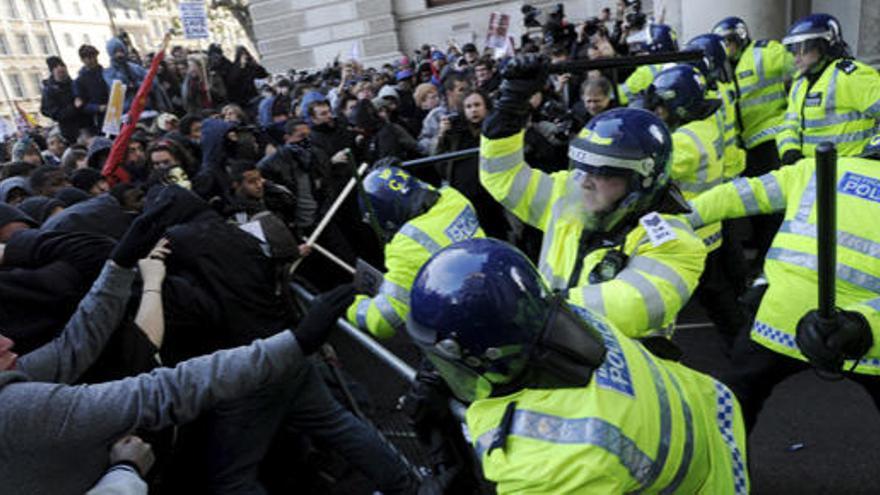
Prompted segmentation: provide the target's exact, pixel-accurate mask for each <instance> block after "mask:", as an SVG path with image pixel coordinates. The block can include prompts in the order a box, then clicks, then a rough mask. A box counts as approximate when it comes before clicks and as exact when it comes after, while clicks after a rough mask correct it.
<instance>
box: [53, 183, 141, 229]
mask: <svg viewBox="0 0 880 495" xmlns="http://www.w3.org/2000/svg"><path fill="white" fill-rule="evenodd" d="M134 217H135V215H134V214H132V213H129V212H127V211H125V210H123V209H122V206H121V205H120V204H119V201H117V200H116V198H114V197H113V196H112V195H110V193H104V194H101V195H100V196H96V197H94V198H91V199H88V200H86V201H82V202H80V203H76V204H75V205H73V206H70V207H69V208H66V209H64V210H63V211H61V212H60V213H58V214H56V215H54V216H52V217H50V218H49V219H48V220H46V223H44V224H43V226H42V227H41V230H45V231H48V230H57V231H61V232H89V233H92V234H99V235H105V236H108V237H111V238H113V239H120V238H122V235H123V234H125V231H126V230H127V229H128V226H129V225H131V222H132V221H133V220H134Z"/></svg>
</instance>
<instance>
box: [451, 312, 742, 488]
mask: <svg viewBox="0 0 880 495" xmlns="http://www.w3.org/2000/svg"><path fill="white" fill-rule="evenodd" d="M575 310H576V312H577V313H578V314H579V315H581V317H582V318H584V319H585V320H586V321H587V322H589V323H590V324H591V325H592V326H593V327H595V328H596V329H597V330H598V331H599V332H600V334H601V335H602V337H603V340H604V341H605V345H606V348H607V354H606V358H605V362H604V363H603V364H602V365H601V366H600V367H599V368H598V369H597V370H596V371H595V373H594V375H593V377H592V379H591V381H590V383H589V385H587V386H586V387H582V388H564V389H555V390H537V389H525V390H521V391H519V392H516V393H514V394H511V395H507V396H504V397H496V398H489V399H483V400H479V401H476V402H474V403H473V404H471V406H470V407H469V408H468V410H467V415H466V418H467V425H468V432H469V434H470V436H471V438H473V439H474V446H475V449H476V451H477V454H478V455H479V457H480V460H481V463H482V467H483V473H484V475H485V477H486V479H488V480H490V481H493V482H494V483H496V484H497V486H496V488H497V491H498V493H499V494H505V493H531V494H536V493H541V494H582V493H637V492H638V493H700V494H707V495H708V494H712V495H716V494H745V493H748V489H749V480H748V473H747V470H746V466H747V463H746V450H745V428H744V426H743V423H742V417H741V414H740V411H739V405H738V404H737V403H736V400H735V399H734V397H733V395H732V394H731V393H730V391H729V390H727V388H726V387H725V386H724V385H721V384H720V383H718V382H716V381H715V380H713V379H712V378H710V377H709V376H706V375H703V374H702V373H699V372H696V371H693V370H690V369H688V368H686V367H684V366H682V365H680V364H678V363H673V362H671V361H666V360H662V359H658V358H656V357H654V356H652V355H650V354H649V353H648V352H647V351H646V350H645V349H644V348H643V347H642V346H641V344H639V343H637V342H635V341H633V340H631V339H628V338H627V337H625V336H624V335H622V334H621V333H619V332H618V331H617V330H616V329H615V328H613V327H612V326H611V325H610V324H607V323H605V322H603V321H601V320H600V319H598V318H597V317H595V316H593V315H591V314H590V313H589V312H588V311H586V310H583V309H580V308H575ZM513 401H515V402H516V404H515V409H514V412H513V415H512V418H511V421H510V422H509V425H510V426H509V428H508V429H507V434H506V435H505V436H504V437H503V438H500V435H501V434H502V433H501V431H500V430H501V429H502V428H501V423H502V421H503V418H504V416H505V411H507V408H508V405H509V404H510V403H511V402H513Z"/></svg>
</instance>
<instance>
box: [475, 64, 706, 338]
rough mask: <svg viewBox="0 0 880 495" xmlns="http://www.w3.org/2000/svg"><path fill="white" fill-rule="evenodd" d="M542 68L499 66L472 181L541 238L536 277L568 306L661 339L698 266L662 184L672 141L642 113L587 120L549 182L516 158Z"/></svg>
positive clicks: (697, 244)
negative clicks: (496, 93) (564, 165)
mask: <svg viewBox="0 0 880 495" xmlns="http://www.w3.org/2000/svg"><path fill="white" fill-rule="evenodd" d="M544 71H546V66H545V65H544V64H543V63H542V61H541V60H540V59H538V58H534V57H523V58H519V59H515V60H514V61H513V62H511V63H510V64H508V67H507V68H506V70H505V73H504V78H505V79H504V81H503V82H502V85H501V90H500V97H499V100H498V102H497V104H496V106H495V109H494V110H493V111H492V113H491V114H490V115H489V117H487V118H486V121H485V122H484V123H483V137H482V140H481V146H480V180H481V182H482V183H483V186H484V187H485V188H486V190H487V191H489V193H490V194H492V196H493V197H495V199H496V200H498V201H499V202H500V203H501V204H502V205H504V206H505V207H506V208H507V209H508V210H510V211H511V212H512V213H513V214H514V215H516V216H517V217H519V218H520V220H522V221H524V222H526V223H528V224H529V225H532V226H533V227H535V228H537V229H539V230H541V231H543V232H544V238H543V241H542V246H541V254H540V258H539V265H538V267H539V270H540V272H541V274H542V275H544V277H545V279H546V280H547V282H548V283H549V284H550V287H551V288H552V289H553V290H557V291H560V292H562V293H565V294H567V297H568V298H569V299H570V300H571V302H572V303H574V304H576V305H579V306H586V307H588V308H590V309H592V310H593V311H595V312H597V313H599V314H602V315H607V317H608V318H610V319H611V320H612V323H614V324H615V326H616V327H617V328H619V329H620V330H621V331H622V332H624V333H625V334H626V335H629V336H631V337H644V336H650V335H667V334H668V332H669V330H670V328H669V326H670V324H671V323H672V322H674V320H675V317H676V315H677V313H678V311H679V310H680V309H681V307H682V306H683V305H684V304H685V303H686V302H687V300H688V299H689V298H690V296H691V293H692V292H693V289H694V287H695V286H696V283H697V280H698V279H699V277H700V272H701V271H702V268H703V263H704V261H705V257H706V250H705V247H704V246H703V242H702V241H701V240H700V238H699V237H697V236H696V235H695V234H694V233H693V231H692V230H691V229H690V227H689V226H688V225H685V222H682V221H681V220H680V219H679V218H677V217H675V216H673V215H667V214H670V213H675V212H678V211H683V210H682V206H683V203H682V202H683V201H684V200H683V198H681V196H680V193H679V192H678V191H677V189H675V188H674V187H672V186H671V184H670V183H669V167H670V155H671V151H672V139H671V137H670V135H669V131H668V130H667V128H666V125H665V124H663V122H662V121H661V120H660V119H658V118H657V117H656V116H654V115H653V114H651V113H650V112H648V111H645V110H639V109H632V108H618V109H614V110H609V111H607V112H603V113H601V114H599V115H597V116H596V117H594V118H593V119H592V120H590V122H589V123H588V124H587V125H586V126H585V127H584V129H583V130H582V131H581V132H580V133H579V134H578V136H577V137H576V138H575V139H573V140H572V142H571V144H570V146H569V159H570V164H571V165H570V169H569V170H566V171H561V172H556V173H553V174H547V173H544V172H542V171H540V170H538V169H536V168H532V167H531V166H529V164H527V163H525V161H524V159H523V127H524V126H525V120H526V118H527V116H528V107H527V104H526V103H527V101H528V95H530V94H532V92H533V90H534V87H535V85H536V84H539V82H536V81H543V72H544Z"/></svg>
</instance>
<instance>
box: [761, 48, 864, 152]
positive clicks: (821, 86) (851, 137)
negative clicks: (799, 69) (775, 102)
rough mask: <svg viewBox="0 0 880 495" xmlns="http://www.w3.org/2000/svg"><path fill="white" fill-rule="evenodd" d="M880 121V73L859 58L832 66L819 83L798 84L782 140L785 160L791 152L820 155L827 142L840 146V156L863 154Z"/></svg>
mask: <svg viewBox="0 0 880 495" xmlns="http://www.w3.org/2000/svg"><path fill="white" fill-rule="evenodd" d="M878 118H880V74H878V73H877V71H876V70H874V68H872V67H871V66H869V65H866V64H863V63H862V62H859V61H858V60H849V59H844V60H839V61H835V62H832V63H830V64H828V67H826V68H825V70H824V71H823V72H822V74H821V75H820V76H819V79H817V80H816V82H815V83H814V84H813V85H810V83H809V81H807V78H806V77H804V76H800V77H798V78H797V79H796V80H795V81H794V83H793V86H792V87H791V92H790V93H789V94H788V107H787V108H786V110H785V117H784V122H783V126H782V130H781V132H779V134H777V136H776V146H777V147H778V148H779V156H782V155H783V154H784V153H785V152H786V151H789V150H799V151H800V152H801V153H803V154H804V156H814V155H815V153H816V146H817V145H818V144H819V143H821V142H823V141H831V142H832V143H834V144H835V145H836V146H837V155H838V156H855V155H858V154H859V153H861V152H862V149H863V148H864V147H865V145H866V144H868V141H869V140H870V139H871V138H872V137H873V136H874V134H876V132H877V119H878Z"/></svg>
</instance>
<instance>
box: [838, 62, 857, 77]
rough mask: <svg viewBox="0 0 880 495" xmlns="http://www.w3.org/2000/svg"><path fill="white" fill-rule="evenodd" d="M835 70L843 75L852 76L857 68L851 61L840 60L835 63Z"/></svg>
mask: <svg viewBox="0 0 880 495" xmlns="http://www.w3.org/2000/svg"><path fill="white" fill-rule="evenodd" d="M837 68H838V69H840V70H842V71H843V72H844V73H845V74H852V73H853V72H854V71H855V70H856V69H858V68H859V67H858V66H857V65H856V64H855V63H853V61H852V60H841V61H840V62H838V63H837Z"/></svg>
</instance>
